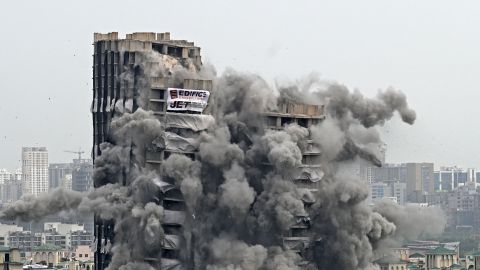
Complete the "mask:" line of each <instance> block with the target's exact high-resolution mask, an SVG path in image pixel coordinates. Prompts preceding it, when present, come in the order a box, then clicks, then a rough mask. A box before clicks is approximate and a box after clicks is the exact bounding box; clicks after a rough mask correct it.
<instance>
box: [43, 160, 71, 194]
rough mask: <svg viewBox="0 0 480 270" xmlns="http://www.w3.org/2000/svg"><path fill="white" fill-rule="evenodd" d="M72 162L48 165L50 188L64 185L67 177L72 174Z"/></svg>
mask: <svg viewBox="0 0 480 270" xmlns="http://www.w3.org/2000/svg"><path fill="white" fill-rule="evenodd" d="M72 170H73V168H72V163H52V164H50V165H49V166H48V186H49V188H50V189H54V188H57V187H61V186H63V182H64V181H65V177H66V176H67V175H70V176H71V175H72Z"/></svg>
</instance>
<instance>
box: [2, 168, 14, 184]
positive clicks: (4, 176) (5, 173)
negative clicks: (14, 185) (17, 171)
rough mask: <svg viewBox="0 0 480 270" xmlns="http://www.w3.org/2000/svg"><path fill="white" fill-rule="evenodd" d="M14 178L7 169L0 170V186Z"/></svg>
mask: <svg viewBox="0 0 480 270" xmlns="http://www.w3.org/2000/svg"><path fill="white" fill-rule="evenodd" d="M11 178H12V173H11V172H9V171H8V170H7V169H0V185H3V184H4V183H5V182H6V181H8V180H10V179H11Z"/></svg>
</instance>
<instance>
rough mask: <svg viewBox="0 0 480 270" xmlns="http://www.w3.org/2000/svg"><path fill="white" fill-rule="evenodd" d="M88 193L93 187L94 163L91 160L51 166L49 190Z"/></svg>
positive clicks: (77, 160)
mask: <svg viewBox="0 0 480 270" xmlns="http://www.w3.org/2000/svg"><path fill="white" fill-rule="evenodd" d="M57 187H63V188H65V189H68V190H75V191H87V190H89V189H90V188H92V187H93V162H92V160H91V159H74V160H73V163H57V164H50V166H49V188H50V189H54V188H57Z"/></svg>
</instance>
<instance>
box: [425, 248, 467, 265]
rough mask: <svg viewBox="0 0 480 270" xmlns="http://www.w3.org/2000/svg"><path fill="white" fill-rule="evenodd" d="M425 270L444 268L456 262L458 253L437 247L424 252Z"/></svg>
mask: <svg viewBox="0 0 480 270" xmlns="http://www.w3.org/2000/svg"><path fill="white" fill-rule="evenodd" d="M425 259H426V265H425V266H426V270H433V269H445V268H447V267H450V266H452V265H453V264H458V259H459V258H458V253H457V252H455V250H451V249H447V248H444V247H437V248H435V249H433V250H429V251H427V252H425Z"/></svg>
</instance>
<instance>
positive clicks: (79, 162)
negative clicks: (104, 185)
mask: <svg viewBox="0 0 480 270" xmlns="http://www.w3.org/2000/svg"><path fill="white" fill-rule="evenodd" d="M90 188H93V161H92V160H91V159H75V160H73V170H72V190H75V191H80V192H83V191H88V190H89V189H90Z"/></svg>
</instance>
